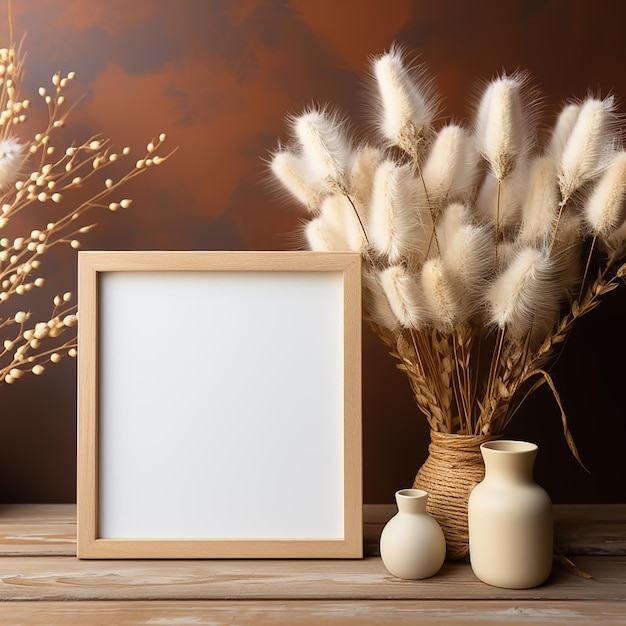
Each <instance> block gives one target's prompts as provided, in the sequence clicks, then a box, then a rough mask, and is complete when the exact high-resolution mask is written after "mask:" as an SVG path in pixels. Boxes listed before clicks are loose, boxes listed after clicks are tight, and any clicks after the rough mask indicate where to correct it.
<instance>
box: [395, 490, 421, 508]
mask: <svg viewBox="0 0 626 626" xmlns="http://www.w3.org/2000/svg"><path fill="white" fill-rule="evenodd" d="M427 501H428V494H427V493H426V492H425V491H422V490H421V489H402V490H400V491H397V492H396V503H397V505H398V511H400V513H426V503H427Z"/></svg>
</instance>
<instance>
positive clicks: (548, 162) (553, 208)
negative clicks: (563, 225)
mask: <svg viewBox="0 0 626 626" xmlns="http://www.w3.org/2000/svg"><path fill="white" fill-rule="evenodd" d="M559 200H560V198H559V194H558V187H557V175H556V168H555V166H554V160H553V159H552V158H551V157H547V156H544V157H537V158H536V159H534V160H533V161H532V162H531V163H530V167H529V170H528V181H527V187H526V192H525V197H524V201H523V204H522V217H521V221H522V223H521V228H520V232H519V241H520V242H521V243H524V244H536V245H541V244H542V243H545V242H548V241H550V239H551V238H552V233H553V232H554V228H555V225H556V219H557V216H558V213H559Z"/></svg>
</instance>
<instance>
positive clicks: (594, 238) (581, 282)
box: [577, 234, 598, 302]
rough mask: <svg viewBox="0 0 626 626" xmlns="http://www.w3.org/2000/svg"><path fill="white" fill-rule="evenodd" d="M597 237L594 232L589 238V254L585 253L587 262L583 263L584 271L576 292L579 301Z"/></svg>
mask: <svg viewBox="0 0 626 626" xmlns="http://www.w3.org/2000/svg"><path fill="white" fill-rule="evenodd" d="M597 239H598V235H597V234H595V235H594V236H593V239H592V240H591V247H590V248H589V254H588V255H587V263H586V264H585V271H584V272H583V277H582V280H581V281H580V291H579V292H578V298H577V300H578V302H580V301H581V299H582V297H583V291H584V289H585V282H586V281H587V274H588V273H589V266H590V265H591V257H592V255H593V251H594V248H595V247H596V240H597Z"/></svg>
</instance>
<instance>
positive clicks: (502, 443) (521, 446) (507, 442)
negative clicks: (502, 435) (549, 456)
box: [480, 439, 539, 454]
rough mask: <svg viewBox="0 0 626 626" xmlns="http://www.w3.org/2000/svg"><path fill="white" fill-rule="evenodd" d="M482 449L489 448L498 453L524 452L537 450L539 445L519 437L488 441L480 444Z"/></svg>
mask: <svg viewBox="0 0 626 626" xmlns="http://www.w3.org/2000/svg"><path fill="white" fill-rule="evenodd" d="M480 448H481V450H489V451H491V452H496V453H505V454H506V453H512V452H513V453H517V454H519V453H523V452H536V451H537V450H538V449H539V447H538V446H537V444H536V443H532V442H531V441H521V440H517V439H497V440H495V441H487V442H486V443H482V444H481V445H480Z"/></svg>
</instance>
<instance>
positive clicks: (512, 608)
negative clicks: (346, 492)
mask: <svg viewBox="0 0 626 626" xmlns="http://www.w3.org/2000/svg"><path fill="white" fill-rule="evenodd" d="M1 608H2V618H0V619H2V622H3V623H10V624H11V625H12V626H34V625H37V626H40V625H41V624H47V625H51V624H60V625H61V624H62V625H64V626H79V625H80V626H84V625H85V624H99V625H102V624H115V625H116V626H131V625H133V626H139V625H146V626H149V625H151V626H154V625H160V626H182V625H184V624H189V625H206V626H209V625H210V626H233V625H234V624H236V625H237V626H267V625H272V624H274V625H276V624H288V625H290V626H318V625H319V624H337V625H340V626H355V625H360V624H363V625H364V626H366V625H367V624H394V625H403V624H411V625H413V624H420V625H422V626H431V625H434V624H437V625H439V626H446V625H448V626H450V625H454V624H459V625H461V624H462V625H463V626H482V625H483V624H537V625H545V624H569V625H571V626H578V625H583V624H585V625H588V624H598V625H602V626H609V625H611V624H623V623H624V621H623V614H624V603H623V602H577V601H573V602H572V601H560V602H554V603H550V605H549V606H546V603H545V602H540V601H522V602H508V601H493V602H486V601H483V600H470V601H463V602H450V603H446V604H442V603H434V602H431V601H429V600H404V601H401V602H398V601H395V600H383V601H362V600H358V601H354V600H347V601H344V602H336V601H320V602H315V603H312V602H306V601H301V600H293V601H266V602H263V603H251V602H248V601H241V600H239V601H229V602H211V601H196V602H178V601H177V602H168V601H165V602H164V601H159V600H156V601H153V602H125V603H124V604H117V603H113V602H102V601H88V602H63V603H59V602H11V603H7V604H5V605H4V606H2V607H1Z"/></svg>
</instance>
